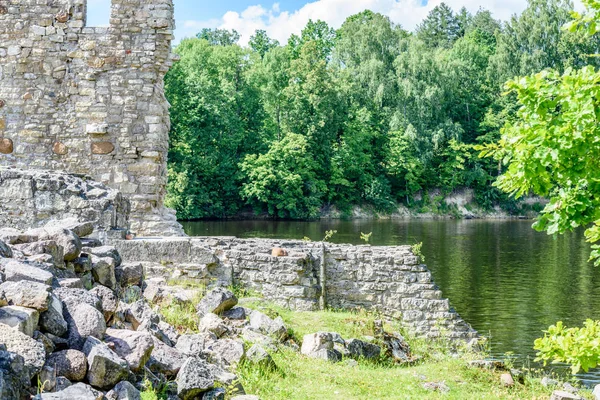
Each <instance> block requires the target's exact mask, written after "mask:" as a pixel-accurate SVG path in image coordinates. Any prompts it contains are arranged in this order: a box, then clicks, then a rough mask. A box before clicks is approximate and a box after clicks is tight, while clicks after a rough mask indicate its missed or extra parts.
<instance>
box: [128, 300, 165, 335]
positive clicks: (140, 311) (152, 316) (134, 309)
mask: <svg viewBox="0 0 600 400" xmlns="http://www.w3.org/2000/svg"><path fill="white" fill-rule="evenodd" d="M125 318H126V321H127V322H129V323H131V324H132V325H133V329H135V330H138V328H139V327H140V325H142V324H144V325H148V323H154V324H158V323H159V322H160V317H159V315H158V314H156V313H155V312H154V311H152V309H151V308H150V306H148V304H146V302H145V301H143V300H138V301H136V302H135V303H133V304H131V305H130V306H129V307H127V310H126V312H125Z"/></svg>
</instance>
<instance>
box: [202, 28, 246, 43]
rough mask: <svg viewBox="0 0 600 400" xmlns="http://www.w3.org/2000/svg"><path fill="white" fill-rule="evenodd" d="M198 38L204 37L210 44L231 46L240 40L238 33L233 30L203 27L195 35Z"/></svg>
mask: <svg viewBox="0 0 600 400" xmlns="http://www.w3.org/2000/svg"><path fill="white" fill-rule="evenodd" d="M196 37H197V38H198V39H204V40H206V41H207V42H208V43H210V44H211V45H212V46H231V45H234V44H236V43H237V42H238V41H239V40H240V34H239V33H238V32H237V31H236V30H235V29H233V30H231V31H229V30H227V29H218V28H215V29H210V28H204V29H202V31H200V33H198V34H197V35H196Z"/></svg>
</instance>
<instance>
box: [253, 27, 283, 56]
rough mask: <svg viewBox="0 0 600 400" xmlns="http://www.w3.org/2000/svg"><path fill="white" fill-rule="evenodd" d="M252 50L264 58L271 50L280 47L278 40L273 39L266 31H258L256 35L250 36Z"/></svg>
mask: <svg viewBox="0 0 600 400" xmlns="http://www.w3.org/2000/svg"><path fill="white" fill-rule="evenodd" d="M248 45H249V46H250V48H251V49H252V50H254V51H255V52H257V53H258V54H260V57H261V58H263V57H264V56H265V54H267V53H268V52H269V51H270V50H271V49H274V48H275V47H278V46H279V42H278V41H277V40H274V39H271V38H270V37H269V36H268V35H267V32H266V31H264V30H257V31H256V32H255V33H254V35H252V36H250V42H249V43H248Z"/></svg>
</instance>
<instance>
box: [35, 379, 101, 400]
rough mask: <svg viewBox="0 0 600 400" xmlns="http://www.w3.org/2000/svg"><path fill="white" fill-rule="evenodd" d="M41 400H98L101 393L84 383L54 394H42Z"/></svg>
mask: <svg viewBox="0 0 600 400" xmlns="http://www.w3.org/2000/svg"><path fill="white" fill-rule="evenodd" d="M40 397H41V399H42V400H75V399H77V400H98V399H101V398H102V397H101V392H99V391H97V390H95V389H94V388H92V387H91V386H90V385H86V384H85V383H77V384H75V385H72V386H69V387H67V388H66V389H63V390H61V391H59V392H55V393H42V394H41V395H40Z"/></svg>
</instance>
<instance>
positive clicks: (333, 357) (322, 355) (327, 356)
mask: <svg viewBox="0 0 600 400" xmlns="http://www.w3.org/2000/svg"><path fill="white" fill-rule="evenodd" d="M308 356H309V357H311V358H319V359H321V360H325V361H330V362H339V361H342V354H341V353H340V352H339V351H337V350H335V349H321V350H317V351H314V352H312V353H310V354H308Z"/></svg>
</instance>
